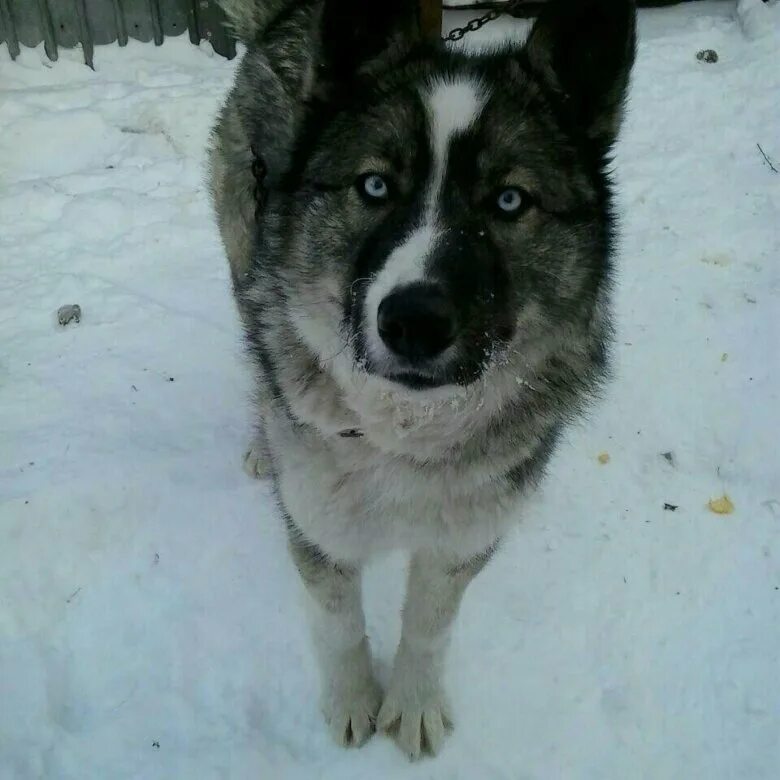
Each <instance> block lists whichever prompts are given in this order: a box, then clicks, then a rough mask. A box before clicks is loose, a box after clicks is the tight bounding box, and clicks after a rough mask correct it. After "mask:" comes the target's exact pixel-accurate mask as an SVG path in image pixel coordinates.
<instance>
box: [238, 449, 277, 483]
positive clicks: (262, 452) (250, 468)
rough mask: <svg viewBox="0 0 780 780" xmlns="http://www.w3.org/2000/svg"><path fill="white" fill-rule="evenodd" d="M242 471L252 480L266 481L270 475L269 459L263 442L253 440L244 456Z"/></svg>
mask: <svg viewBox="0 0 780 780" xmlns="http://www.w3.org/2000/svg"><path fill="white" fill-rule="evenodd" d="M244 471H246V473H247V474H249V476H250V477H252V479H267V478H268V477H269V476H270V475H271V458H270V456H269V455H268V450H267V448H266V445H265V442H263V441H259V440H254V441H253V442H252V444H251V445H250V447H249V450H248V451H247V452H246V453H245V454H244Z"/></svg>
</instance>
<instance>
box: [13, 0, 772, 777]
mask: <svg viewBox="0 0 780 780" xmlns="http://www.w3.org/2000/svg"><path fill="white" fill-rule="evenodd" d="M761 10H762V11H766V14H765V17H764V24H766V25H770V29H769V31H768V32H767V31H765V34H763V35H751V37H750V38H748V37H746V36H745V34H744V33H743V30H742V27H741V26H740V23H739V22H738V20H737V18H736V16H735V13H734V4H733V3H731V2H714V1H711V0H706V1H704V2H701V3H691V4H689V5H687V6H680V7H676V8H671V9H663V10H654V11H646V12H643V14H642V19H641V42H640V47H639V59H638V63H637V68H636V75H635V79H634V84H633V93H632V99H631V103H630V109H629V112H628V116H627V123H626V127H625V133H624V135H623V140H622V142H621V144H620V146H619V149H618V154H617V158H618V159H617V165H618V171H619V182H620V187H619V190H620V195H619V202H620V210H621V213H622V216H623V239H622V244H621V259H620V266H621V274H620V280H619V284H618V289H617V310H618V315H619V340H618V349H617V363H616V369H617V376H616V380H615V382H614V383H613V384H612V386H611V388H610V390H609V392H608V393H607V395H606V398H605V399H604V401H603V402H602V403H601V404H600V405H599V407H598V408H597V409H596V410H595V412H594V413H593V414H592V415H591V417H590V419H588V420H587V421H585V422H584V423H583V424H582V425H580V426H578V427H577V428H575V429H574V430H572V431H571V432H570V434H569V436H568V438H567V441H566V442H565V443H564V446H562V447H561V449H560V452H559V453H558V455H557V456H556V458H555V461H554V463H553V467H552V469H551V472H550V475H549V479H548V480H547V483H546V487H545V490H544V492H543V494H542V495H540V497H539V498H538V500H536V501H534V503H533V505H532V506H529V508H528V510H527V511H526V512H525V514H524V517H523V523H522V525H521V526H520V528H519V530H518V532H517V534H516V535H515V536H514V537H513V538H511V539H510V540H508V542H507V543H506V545H505V546H504V548H503V549H502V550H501V552H500V553H499V555H498V556H497V558H496V559H495V561H494V562H493V563H492V564H491V566H490V567H488V569H487V570H486V571H485V572H484V573H483V574H482V575H481V577H480V578H478V580H477V581H476V582H475V583H474V585H473V586H472V588H471V590H470V591H469V593H468V594H467V597H466V600H465V603H464V607H463V610H462V613H461V616H460V618H459V622H458V625H457V629H456V632H455V636H454V641H453V648H452V653H451V657H450V664H449V673H448V677H449V685H450V689H451V691H452V695H453V699H454V704H455V712H456V714H457V716H458V717H457V730H456V732H455V734H454V735H453V737H452V738H451V740H450V742H449V743H448V745H447V746H446V748H445V750H444V751H443V753H442V755H441V756H440V757H439V758H438V759H436V760H432V761H425V762H422V763H420V764H417V765H414V766H409V765H408V764H407V763H406V761H405V759H404V758H403V757H402V756H401V754H400V753H399V752H398V751H397V750H396V749H395V747H394V746H393V745H392V744H391V742H390V741H389V740H387V739H384V738H375V739H374V740H373V741H372V742H371V743H370V744H369V745H368V746H367V747H366V748H364V749H362V750H361V751H359V752H346V751H342V750H340V749H338V748H336V747H335V746H332V745H331V744H330V742H329V738H328V736H327V733H326V730H325V728H324V727H323V725H322V723H321V720H320V715H319V712H318V708H317V702H316V695H315V692H316V684H317V683H316V675H315V671H314V662H313V659H312V654H311V650H310V648H309V644H308V640H307V636H306V630H305V627H304V624H303V620H302V614H301V612H302V611H301V609H300V603H299V597H300V590H299V585H298V582H297V578H296V574H295V572H294V570H293V567H292V565H291V563H290V562H289V561H288V558H287V554H286V550H285V541H284V533H283V530H282V527H281V524H280V522H279V520H278V518H277V516H276V514H275V510H274V507H273V503H272V501H271V497H270V494H269V489H268V487H267V485H265V484H263V483H260V482H252V481H250V480H249V479H248V478H247V477H246V476H245V474H244V473H243V471H242V469H241V456H242V452H243V449H244V446H245V444H246V441H247V435H248V431H249V419H248V406H247V402H246V399H247V394H248V392H249V387H250V383H249V378H248V372H247V370H246V368H245V367H244V365H243V364H242V362H241V359H240V356H241V346H240V338H239V327H238V322H237V318H236V315H235V312H234V310H233V305H232V302H231V299H230V295H229V283H228V274H227V269H226V264H225V262H224V261H223V258H222V256H221V250H220V247H219V243H218V237H217V233H216V230H215V228H214V225H213V222H212V219H211V215H210V211H209V206H208V202H207V199H206V194H205V189H204V184H203V148H204V144H205V140H206V134H207V132H208V128H209V125H210V122H211V120H212V117H213V115H214V112H215V110H216V107H217V105H218V103H219V100H220V98H221V96H222V94H223V93H224V91H225V89H226V87H227V86H228V84H229V82H230V78H231V74H232V72H233V68H234V64H233V63H228V62H225V61H224V60H222V59H220V58H218V57H216V56H213V55H212V54H211V53H210V50H209V49H208V47H206V46H204V47H201V48H200V49H198V48H196V47H193V46H191V45H190V44H189V43H188V42H185V41H184V40H175V41H168V42H166V44H165V46H163V47H161V48H159V49H157V48H154V47H153V46H151V45H140V44H135V43H131V44H130V45H129V46H128V47H127V49H118V48H115V47H101V48H99V49H98V50H97V52H96V57H95V59H96V63H97V72H92V71H90V70H89V69H88V68H86V67H84V66H83V65H82V64H80V63H79V58H80V55H79V54H78V53H76V52H63V53H62V56H61V59H60V61H59V62H58V63H57V64H56V65H55V66H53V67H52V66H51V64H50V63H47V62H46V61H45V57H44V55H43V52H42V49H41V48H39V49H37V50H34V51H33V50H25V51H24V52H23V54H22V56H21V57H20V59H19V60H18V61H17V62H16V63H11V61H10V59H9V57H8V54H7V49H6V48H5V46H3V47H2V48H0V105H2V111H0V322H2V329H0V533H1V536H0V540H1V541H0V778H3V780H5V779H6V778H9V779H13V780H17V778H20V779H23V780H28V779H32V778H47V779H48V778H52V779H56V780H70V779H73V780H91V779H92V778H95V779H96V780H103V779H104V778H112V780H123V779H124V778H133V779H136V778H143V779H144V780H146V779H147V778H148V779H156V778H160V779H162V778H194V779H195V780H210V779H211V778H228V777H229V778H237V779H239V780H241V779H243V778H276V777H280V778H285V779H286V778H293V779H294V778H306V779H307V780H308V779H309V778H315V777H328V778H339V780H341V779H345V780H346V779H347V778H362V777H367V776H368V777H379V778H383V780H385V779H387V780H393V779H394V778H406V777H410V778H439V779H442V780H444V779H446V780H458V778H463V779H464V780H465V779H468V780H473V778H477V777H480V778H481V777H485V778H496V779H499V778H512V779H513V780H516V779H519V778H523V779H529V780H530V779H532V778H539V779H540V780H550V779H551V778H566V780H568V779H569V778H573V779H574V780H591V779H592V780H605V779H606V780H624V779H625V778H631V779H632V780H634V778H637V779H639V778H647V779H648V780H666V779H668V780H677V779H678V778H683V777H684V778H693V779H695V780H698V779H699V778H707V780H713V779H714V780H726V779H727V778H728V780H735V779H744V780H762V779H765V780H770V779H772V778H777V777H778V776H780V739H778V735H779V734H780V675H779V674H778V670H780V458H778V447H777V432H778V431H779V430H780V399H778V387H780V360H778V352H777V343H778V338H779V337H780V306H779V305H778V303H779V301H780V271H778V263H777V261H778V255H779V254H780V227H779V226H780V175H778V174H776V173H773V172H772V170H771V169H770V167H769V165H768V164H767V163H766V162H765V161H764V159H763V157H762V155H761V154H760V152H759V150H758V148H757V144H761V147H762V149H763V150H764V152H765V153H766V154H767V156H768V157H769V158H770V159H772V160H774V163H775V167H777V168H780V45H779V44H778V41H779V40H780V5H778V4H773V5H770V6H768V7H766V8H763V9H761ZM462 16H463V15H457V14H453V15H452V17H451V18H450V23H454V22H455V21H456V19H461V18H462ZM511 24H512V23H510V22H508V21H502V22H497V23H496V24H495V25H493V26H492V29H490V28H485V30H484V31H482V32H481V33H479V34H478V35H477V36H475V39H476V40H485V39H487V38H489V37H491V36H497V35H498V36H500V35H502V34H504V32H505V31H506V30H507V29H509V27H510V26H511ZM751 29H752V27H751ZM703 48H712V49H715V50H716V51H717V53H718V55H719V62H718V63H717V64H707V63H702V62H699V61H697V59H696V52H697V51H699V50H700V49H703ZM67 304H79V305H80V306H81V309H82V318H81V321H80V323H75V322H73V323H71V324H70V325H68V326H67V327H64V328H63V327H61V326H59V325H58V324H57V321H56V312H57V310H58V309H59V308H60V307H61V306H63V305H67ZM667 451H671V452H672V453H673V458H672V460H673V463H670V462H669V461H668V460H667V459H666V458H664V457H662V455H661V453H664V452H667ZM602 452H607V453H609V455H610V459H609V462H608V463H607V464H601V463H600V462H599V460H598V455H599V454H600V453H602ZM724 493H726V494H728V496H729V497H730V498H731V500H732V501H733V502H734V505H735V511H734V512H733V514H730V515H716V514H713V513H712V512H710V511H709V510H708V509H707V502H708V501H709V500H710V499H712V498H719V497H720V496H722V495H723V494H724ZM665 502H668V503H670V504H675V505H679V508H678V509H677V511H675V512H672V511H665V510H664V503H665ZM402 567H403V560H402V558H401V557H397V558H394V559H392V560H390V561H388V562H384V563H381V564H378V565H377V566H376V567H375V568H373V569H372V570H371V571H370V572H369V574H368V577H367V612H368V620H369V631H370V634H371V639H372V641H373V643H374V647H375V650H376V655H377V658H378V660H379V663H380V665H381V669H380V671H381V673H382V674H383V675H384V676H385V678H386V673H387V667H388V664H389V661H390V659H391V657H392V650H393V646H394V644H395V642H396V640H397V636H398V631H399V616H398V607H399V604H400V599H401V585H402V580H401V577H402Z"/></svg>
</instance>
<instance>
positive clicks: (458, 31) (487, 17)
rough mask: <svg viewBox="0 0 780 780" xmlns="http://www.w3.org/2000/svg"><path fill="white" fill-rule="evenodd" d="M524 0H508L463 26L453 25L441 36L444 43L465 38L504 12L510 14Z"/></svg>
mask: <svg viewBox="0 0 780 780" xmlns="http://www.w3.org/2000/svg"><path fill="white" fill-rule="evenodd" d="M522 2H524V0H510V1H509V2H508V3H506V4H505V6H504V7H502V8H491V9H490V10H489V11H488V12H487V13H485V14H483V15H482V16H478V17H477V18H476V19H472V20H471V21H470V22H468V23H467V24H465V25H464V26H463V27H455V28H453V29H452V30H450V31H449V32H448V33H447V35H445V36H443V37H442V40H443V41H444V42H445V43H455V42H457V41H459V40H461V39H462V38H465V37H466V36H467V35H468V34H469V33H472V32H476V31H477V30H481V29H482V28H483V27H484V26H485V25H486V24H489V23H490V22H495V20H496V19H498V18H499V17H500V16H503V15H504V14H512V12H513V11H514V10H515V9H516V8H517V7H518V6H519V5H520V4H521V3H522Z"/></svg>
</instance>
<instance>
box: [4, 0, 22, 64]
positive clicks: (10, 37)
mask: <svg viewBox="0 0 780 780" xmlns="http://www.w3.org/2000/svg"><path fill="white" fill-rule="evenodd" d="M0 41H5V42H6V43H7V44H8V51H9V52H10V54H11V57H13V58H14V59H16V57H18V56H19V34H18V33H17V31H16V21H15V20H14V17H13V16H12V15H11V6H10V3H9V0H0Z"/></svg>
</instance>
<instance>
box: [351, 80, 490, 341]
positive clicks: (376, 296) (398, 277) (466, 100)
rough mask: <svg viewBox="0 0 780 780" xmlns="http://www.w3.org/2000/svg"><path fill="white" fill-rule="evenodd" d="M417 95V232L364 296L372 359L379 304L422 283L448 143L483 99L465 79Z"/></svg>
mask: <svg viewBox="0 0 780 780" xmlns="http://www.w3.org/2000/svg"><path fill="white" fill-rule="evenodd" d="M421 96H422V99H423V102H424V104H425V110H426V113H427V115H428V137H429V152H430V156H431V166H430V170H429V172H428V180H427V181H426V182H425V201H424V207H423V213H422V215H421V217H422V219H421V221H420V225H419V227H417V228H416V229H415V230H414V231H413V232H412V233H411V234H410V235H409V236H408V237H407V239H406V240H405V241H404V243H403V244H401V245H399V246H398V247H396V248H395V249H394V250H393V252H392V253H391V254H390V256H389V257H388V258H387V261H386V262H385V265H384V267H383V268H382V270H381V271H380V272H379V273H378V274H377V276H376V277H375V279H374V280H373V281H372V282H371V284H370V286H369V289H368V293H367V295H366V305H365V312H366V318H367V320H368V322H367V323H366V325H367V333H368V335H369V339H368V341H369V348H370V350H371V351H372V353H374V354H375V355H377V356H378V355H380V354H383V353H384V351H385V350H384V347H383V345H382V342H381V339H380V338H379V333H378V331H377V327H376V318H377V311H378V309H379V304H380V303H381V302H382V301H383V300H384V299H385V298H386V297H387V296H388V295H389V294H390V293H391V292H392V291H393V290H395V289H396V288H398V287H401V286H404V285H407V284H412V283H414V282H417V281H422V280H423V279H425V264H426V259H427V258H428V256H429V255H430V254H431V252H432V250H433V248H434V246H435V244H436V240H437V238H438V236H439V234H440V233H441V230H440V228H439V226H438V221H439V202H440V200H441V195H442V188H443V186H444V181H445V177H446V173H447V163H448V159H449V154H450V147H451V145H452V139H453V137H454V136H456V135H458V134H460V133H463V132H464V131H466V130H468V129H469V128H470V127H471V126H472V125H473V124H474V122H475V121H476V120H477V118H478V117H479V115H480V113H481V112H482V109H483V108H484V106H485V102H486V100H487V94H486V92H485V90H484V88H483V87H482V86H481V85H480V84H479V82H477V81H475V80H474V79H471V78H466V77H463V78H458V79H436V80H435V81H432V82H430V83H428V84H427V85H426V86H425V87H424V88H423V90H422V93H421Z"/></svg>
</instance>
